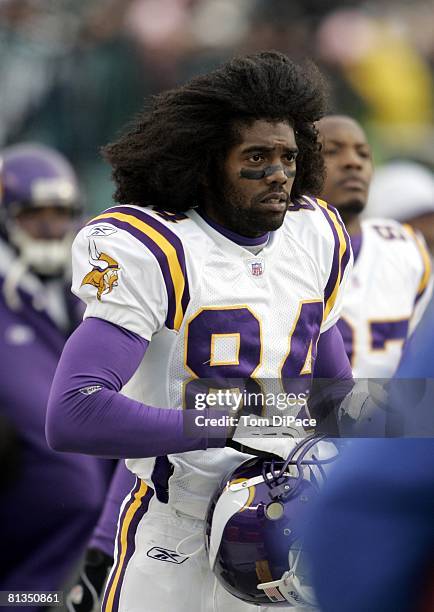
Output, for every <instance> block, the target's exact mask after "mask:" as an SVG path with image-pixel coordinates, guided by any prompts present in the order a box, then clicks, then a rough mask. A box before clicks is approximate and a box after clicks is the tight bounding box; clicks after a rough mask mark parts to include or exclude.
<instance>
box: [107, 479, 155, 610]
mask: <svg viewBox="0 0 434 612" xmlns="http://www.w3.org/2000/svg"><path fill="white" fill-rule="evenodd" d="M153 495H154V491H153V489H151V488H150V487H148V485H147V484H146V483H145V482H143V480H140V479H137V482H136V484H135V486H134V489H133V490H132V492H131V493H130V498H129V500H128V502H127V503H126V504H125V507H124V509H123V511H122V515H121V518H120V522H119V530H118V535H117V552H116V559H115V565H114V568H113V570H112V572H111V574H110V579H109V582H108V584H107V587H106V590H105V593H104V599H103V603H102V612H117V610H118V609H119V597H120V592H121V588H122V583H123V579H124V576H125V571H126V568H127V566H128V563H129V561H130V559H131V557H132V555H133V554H134V551H135V536H136V531H137V527H138V525H139V523H140V521H141V519H142V518H143V516H144V514H145V513H146V512H147V510H148V506H149V502H150V500H151V498H152V496H153Z"/></svg>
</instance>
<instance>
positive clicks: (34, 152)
mask: <svg viewBox="0 0 434 612" xmlns="http://www.w3.org/2000/svg"><path fill="white" fill-rule="evenodd" d="M0 203H1V206H2V208H3V209H4V210H5V211H6V213H7V215H14V214H16V213H17V212H20V211H21V210H23V209H24V208H33V207H40V206H50V205H51V206H65V207H67V208H71V209H73V210H77V211H78V210H79V209H80V191H79V188H78V183H77V178H76V176H75V173H74V170H73V169H72V166H71V165H70V164H69V162H68V161H67V160H66V159H65V158H64V157H63V155H61V154H60V153H58V152H57V151H54V150H53V149H50V148H48V147H45V146H43V145H36V144H19V145H15V146H11V147H7V148H6V149H3V151H1V152H0Z"/></svg>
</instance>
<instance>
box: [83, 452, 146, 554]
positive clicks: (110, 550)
mask: <svg viewBox="0 0 434 612" xmlns="http://www.w3.org/2000/svg"><path fill="white" fill-rule="evenodd" d="M135 480H136V477H135V476H134V474H133V473H132V472H130V471H129V470H127V468H126V466H125V462H124V461H122V460H121V461H119V463H118V465H117V467H116V471H115V473H114V475H113V478H112V481H111V484H110V489H109V491H108V493H107V497H106V500H105V504H104V508H103V511H102V512H101V515H100V517H99V520H98V524H97V526H96V527H95V529H94V532H93V534H92V538H91V540H90V542H89V544H88V548H98V550H102V551H103V552H105V553H106V555H110V557H113V556H114V542H115V539H116V529H117V522H118V518H119V510H120V507H121V505H122V502H123V500H124V499H125V497H126V496H127V495H128V493H129V492H130V491H131V489H132V488H133V486H134V483H135Z"/></svg>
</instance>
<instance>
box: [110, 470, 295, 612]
mask: <svg viewBox="0 0 434 612" xmlns="http://www.w3.org/2000/svg"><path fill="white" fill-rule="evenodd" d="M203 530H204V525H203V521H201V520H198V519H193V518H190V517H187V516H186V515H180V513H178V512H177V511H175V510H173V509H172V508H171V507H170V502H169V504H163V503H161V502H159V501H158V500H157V498H156V496H155V494H154V492H153V491H152V489H150V488H148V487H147V486H146V484H145V483H144V482H143V481H140V480H139V481H138V484H137V485H136V488H135V494H134V501H132V499H131V496H128V497H127V499H126V500H125V502H124V504H123V506H122V508H121V514H120V521H119V525H118V534H117V542H116V549H115V563H114V565H113V568H112V571H111V573H110V576H109V579H108V582H107V586H106V591H105V595H104V601H103V608H102V610H103V612H258V611H259V610H261V611H265V610H276V608H275V607H272V608H268V607H258V606H253V605H250V604H246V603H245V602H243V601H241V600H239V599H237V598H235V597H233V596H232V595H230V594H229V593H228V592H227V591H226V590H225V589H224V588H223V587H222V586H221V585H220V584H219V583H218V582H217V579H216V578H215V576H214V574H213V572H212V571H211V570H210V567H209V563H208V559H207V555H206V553H205V550H204V546H203ZM189 536H191V537H189ZM183 540H185V541H184V542H182V541H183ZM180 542H181V545H180ZM177 548H178V552H177ZM198 549H200V550H199V552H197V553H196V554H194V555H192V556H183V555H181V554H179V552H182V553H184V554H185V555H187V554H190V553H192V552H194V551H197V550H198ZM288 605H289V604H288ZM278 609H279V610H282V611H283V610H290V611H291V612H296V610H297V609H299V608H295V607H291V606H290V605H289V607H286V606H285V607H284V608H280V607H279V608H278Z"/></svg>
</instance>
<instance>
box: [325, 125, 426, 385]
mask: <svg viewBox="0 0 434 612" xmlns="http://www.w3.org/2000/svg"><path fill="white" fill-rule="evenodd" d="M318 129H319V132H320V138H321V141H322V145H323V152H324V160H325V165H326V180H325V183H324V187H323V190H322V197H323V198H324V199H325V200H327V202H330V203H331V204H333V206H335V207H336V208H337V209H338V210H339V212H340V214H341V216H342V219H343V220H344V222H345V225H346V228H347V230H348V232H349V234H350V237H351V244H352V248H353V252H354V269H353V273H352V275H351V279H350V282H349V290H348V291H347V292H346V294H345V296H344V301H343V308H342V316H341V319H340V320H339V322H338V326H339V329H340V331H341V333H342V336H343V338H344V341H345V348H346V350H347V354H348V356H349V358H350V360H351V364H352V368H353V373H354V376H355V377H359V378H389V377H391V376H392V375H393V373H394V371H395V370H396V368H397V366H398V363H399V359H400V357H401V352H402V347H403V344H404V342H405V340H406V338H407V337H408V335H409V333H410V332H411V331H412V329H413V328H414V326H415V324H416V323H417V321H418V320H419V318H420V316H421V314H422V312H423V310H424V308H425V307H426V304H427V301H428V300H429V296H430V292H431V289H432V281H431V265H430V257H429V254H428V251H427V249H426V246H425V243H424V240H423V238H422V237H421V236H420V235H418V234H417V233H416V232H415V231H414V230H413V229H412V228H411V227H410V226H408V225H402V224H401V223H398V222H397V221H394V220H392V219H378V218H372V219H365V220H363V221H362V220H361V218H360V214H361V213H362V211H363V209H364V208H365V205H366V202H367V198H368V190H369V184H370V181H371V178H372V173H373V165H372V156H371V149H370V146H369V143H368V141H367V138H366V134H365V133H364V131H363V129H362V127H361V126H360V125H359V124H358V123H357V121H355V120H354V119H352V118H351V117H347V116H341V115H329V116H327V117H324V118H323V119H321V121H319V122H318Z"/></svg>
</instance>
